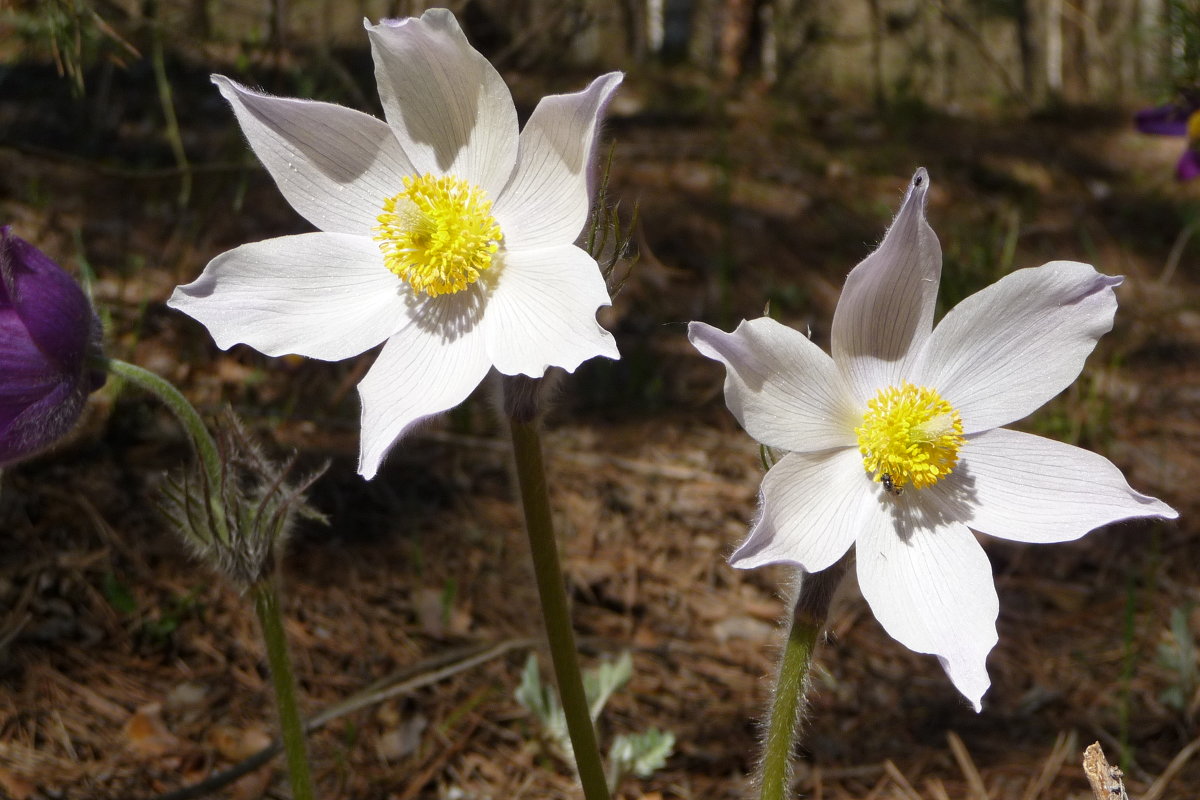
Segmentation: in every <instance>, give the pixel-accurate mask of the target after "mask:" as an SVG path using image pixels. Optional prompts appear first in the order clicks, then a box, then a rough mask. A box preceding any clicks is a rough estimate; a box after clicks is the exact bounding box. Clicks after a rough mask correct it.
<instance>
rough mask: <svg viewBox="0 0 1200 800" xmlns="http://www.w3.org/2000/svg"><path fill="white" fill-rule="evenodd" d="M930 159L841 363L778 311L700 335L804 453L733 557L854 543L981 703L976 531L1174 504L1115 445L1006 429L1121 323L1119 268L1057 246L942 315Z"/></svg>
mask: <svg viewBox="0 0 1200 800" xmlns="http://www.w3.org/2000/svg"><path fill="white" fill-rule="evenodd" d="M928 189H929V180H928V176H927V174H926V172H925V170H924V169H919V170H917V173H916V175H915V176H914V177H913V179H912V183H911V184H910V185H909V188H908V193H907V195H906V196H905V198H904V203H903V205H902V206H901V208H900V212H899V214H897V216H896V219H895V221H894V222H893V223H892V227H891V228H890V229H889V230H888V232H887V235H886V236H885V237H884V240H883V242H882V243H881V244H880V245H879V248H878V249H877V250H875V252H874V253H872V254H871V255H869V256H867V258H866V259H865V260H864V261H863V262H862V263H861V264H859V265H858V266H857V267H855V268H854V270H853V271H851V273H850V274H849V276H848V277H847V278H846V286H845V288H844V289H843V291H842V296H841V299H840V300H839V302H838V306H837V310H836V311H835V312H834V317H833V330H832V351H833V356H832V358H831V357H830V356H828V355H826V354H825V353H824V352H823V351H822V350H821V349H820V348H819V347H817V345H815V344H813V343H812V342H811V341H810V340H809V339H808V338H807V337H805V336H804V335H803V334H801V333H799V332H797V331H795V330H792V329H791V328H788V327H786V326H784V325H781V324H780V323H778V322H776V321H774V320H772V319H769V318H766V317H764V318H762V319H756V320H752V321H744V322H742V323H741V325H739V326H738V328H737V330H736V331H734V332H733V333H724V332H722V331H720V330H717V329H716V328H713V327H712V326H710V325H706V324H704V323H702V322H693V323H691V325H690V326H689V328H688V337H689V338H690V339H691V341H692V344H693V345H695V347H696V348H697V349H698V350H699V351H700V352H701V353H702V354H703V355H705V356H707V357H708V358H711V359H714V360H716V361H720V362H722V363H723V364H724V365H725V367H726V370H727V376H726V380H725V400H726V403H727V404H728V406H729V409H730V411H732V412H733V414H734V416H736V417H737V419H738V421H739V422H740V423H741V424H742V427H744V428H745V429H746V431H747V432H748V433H749V434H750V435H751V436H753V437H754V438H755V439H757V440H758V441H759V442H761V443H763V444H765V445H767V446H769V447H772V448H778V449H780V450H785V451H788V452H787V454H786V455H784V456H783V457H782V458H781V459H780V460H779V461H778V462H777V463H776V464H775V465H774V466H773V467H772V468H771V469H770V470H769V471H768V472H767V474H766V476H765V477H764V478H763V483H762V492H761V509H760V513H759V516H758V518H757V520H756V521H755V523H754V525H753V527H752V529H751V531H750V535H749V536H748V537H747V539H746V541H745V542H743V543H742V545H741V546H740V547H739V548H738V549H737V551H736V552H734V554H733V556H732V559H731V561H732V564H733V565H734V566H735V567H740V568H749V567H757V566H760V565H763V564H772V563H788V564H795V565H798V566H800V567H801V568H803V569H804V570H806V571H807V572H820V571H821V570H824V569H826V568H827V567H829V566H831V565H832V564H834V563H835V562H836V561H838V560H839V559H840V558H841V557H842V556H843V555H844V554H845V553H846V552H847V551H848V550H849V548H850V546H851V545H852V544H853V545H854V547H855V558H856V564H857V567H856V568H857V572H858V581H859V585H860V586H861V588H862V593H863V596H864V597H865V598H866V600H867V602H868V603H869V604H870V606H871V609H872V611H874V613H875V616H876V618H877V619H878V620H879V622H880V623H881V624H882V625H883V627H884V629H886V630H887V632H888V633H889V634H891V636H892V637H894V638H895V639H897V640H898V641H899V642H901V643H902V644H904V645H905V646H907V647H909V648H910V649H912V650H914V651H916V652H920V653H932V654H934V655H936V656H937V657H938V659H939V660H940V661H941V664H942V666H943V667H944V668H945V670H946V672H947V674H948V675H949V676H950V680H951V681H953V683H954V685H955V686H956V687H957V688H958V690H959V691H961V692H962V693H963V694H964V695H965V696H966V697H967V699H968V700H970V701H971V703H972V705H974V707H975V710H976V711H978V710H980V709H981V707H982V705H981V698H982V697H983V694H984V692H985V691H987V688H988V686H989V684H990V681H989V679H988V674H987V668H986V665H985V662H986V659H987V655H988V653H989V652H990V651H991V649H992V647H993V646H994V645H995V644H996V641H997V635H996V617H997V614H998V613H999V601H998V599H997V596H996V588H995V585H994V583H993V581H992V572H991V564H990V563H989V562H988V558H987V555H986V554H985V553H984V551H983V548H982V547H981V546H980V544H979V542H977V541H976V539H975V536H974V534H972V531H973V530H974V531H978V532H980V533H985V534H988V535H990V536H997V537H1000V538H1002V539H1009V540H1013V541H1018V542H1038V543H1042V542H1065V541H1070V540H1073V539H1077V538H1079V537H1080V536H1083V535H1084V534H1085V533H1087V532H1088V531H1090V530H1092V529H1093V528H1097V527H1099V526H1101V525H1105V524H1107V523H1110V522H1114V521H1116V520H1122V519H1129V518H1132V517H1163V518H1168V519H1172V518H1174V517H1176V516H1177V514H1176V513H1175V511H1174V510H1173V509H1171V508H1170V507H1169V506H1167V505H1166V504H1164V503H1162V502H1160V501H1158V500H1156V499H1154V498H1152V497H1147V496H1145V495H1142V494H1139V493H1137V492H1135V491H1134V490H1133V489H1131V488H1130V487H1129V484H1128V483H1126V481H1125V478H1124V476H1123V475H1122V474H1121V472H1120V470H1118V469H1117V468H1116V467H1115V466H1114V465H1113V464H1112V463H1111V462H1110V461H1109V460H1108V459H1106V458H1103V457H1101V456H1099V455H1096V454H1094V453H1091V452H1088V451H1087V450H1083V449H1080V448H1078V447H1072V446H1070V445H1066V444H1062V443H1060V442H1055V441H1052V440H1050V439H1044V438H1042V437H1040V436H1034V435H1032V434H1028V433H1020V432H1017V431H1011V430H1007V429H1005V428H1001V427H1000V426H1001V425H1005V424H1007V423H1010V422H1013V421H1015V420H1018V419H1021V418H1022V417H1024V416H1026V415H1028V414H1029V413H1031V412H1032V411H1034V410H1035V409H1037V408H1038V407H1039V406H1041V405H1042V404H1043V403H1045V402H1046V401H1048V400H1049V399H1050V398H1052V397H1054V396H1055V395H1056V394H1058V393H1059V392H1060V391H1062V390H1063V389H1064V388H1066V387H1067V386H1068V385H1069V384H1070V383H1071V382H1072V381H1074V380H1075V378H1076V377H1077V376H1078V375H1079V372H1080V370H1081V369H1082V368H1083V362H1084V360H1085V359H1086V358H1087V356H1088V354H1089V353H1090V352H1091V351H1092V348H1093V347H1094V346H1095V344H1096V340H1097V339H1099V338H1100V336H1102V335H1103V334H1104V333H1106V332H1108V331H1109V330H1110V329H1111V328H1112V320H1113V314H1114V313H1115V312H1116V308H1117V302H1116V297H1115V295H1114V293H1113V287H1115V286H1117V285H1118V284H1119V283H1121V278H1119V277H1109V276H1107V275H1101V274H1099V273H1097V272H1096V271H1095V270H1094V269H1092V267H1090V266H1089V265H1087V264H1080V263H1077V262H1073V261H1053V262H1051V263H1049V264H1046V265H1044V266H1042V267H1038V268H1036V269H1022V270H1018V271H1016V272H1013V273H1012V274H1010V275H1007V276H1005V277H1004V278H1002V279H1001V280H999V281H997V282H996V283H995V284H993V285H991V286H989V287H988V288H986V289H984V290H982V291H980V292H978V293H976V294H974V295H972V296H971V297H968V298H967V299H966V300H964V301H963V302H961V303H960V304H959V305H957V306H956V307H955V308H953V309H952V310H950V312H949V313H947V314H946V315H945V317H944V318H943V319H942V320H941V321H940V322H939V324H938V326H937V327H936V328H934V327H933V311H934V302H935V300H936V298H937V288H938V281H939V279H940V276H941V261H942V256H941V247H940V246H939V244H938V240H937V237H936V235H935V234H934V232H933V230H932V229H931V228H930V227H929V224H928V223H927V222H926V221H925V196H926V193H927V191H928Z"/></svg>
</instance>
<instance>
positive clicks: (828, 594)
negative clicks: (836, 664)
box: [757, 559, 847, 800]
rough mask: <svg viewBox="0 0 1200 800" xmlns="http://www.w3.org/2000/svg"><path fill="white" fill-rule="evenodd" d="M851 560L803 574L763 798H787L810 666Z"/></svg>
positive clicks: (763, 765)
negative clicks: (834, 595) (834, 597)
mask: <svg viewBox="0 0 1200 800" xmlns="http://www.w3.org/2000/svg"><path fill="white" fill-rule="evenodd" d="M846 566H847V560H846V559H842V561H840V562H838V563H837V564H834V565H833V566H832V567H830V568H829V569H827V570H825V571H823V572H817V573H812V574H809V573H805V574H803V575H802V576H801V578H800V586H799V589H798V591H797V593H796V605H795V608H794V610H793V613H792V619H791V625H790V626H789V629H788V636H787V641H786V642H785V643H784V647H783V657H782V658H781V659H780V661H779V672H778V674H777V676H776V680H775V691H774V694H773V696H772V698H771V708H770V711H769V715H770V716H769V718H768V721H767V740H766V742H765V743H764V744H763V755H762V760H761V761H760V762H759V766H758V775H757V778H758V781H757V783H758V787H759V798H760V800H784V798H786V797H787V791H788V786H789V785H790V784H791V778H792V754H793V752H794V751H795V749H796V742H797V740H798V738H799V733H800V723H801V719H802V711H803V708H804V695H805V693H806V692H807V690H808V670H809V666H810V665H811V664H812V654H813V649H814V648H815V647H816V644H817V638H818V637H819V636H820V635H821V631H823V630H824V629H825V618H826V616H828V614H829V603H830V601H831V600H832V599H833V593H834V590H836V589H837V586H838V584H839V583H841V580H842V577H843V576H844V575H845V572H846Z"/></svg>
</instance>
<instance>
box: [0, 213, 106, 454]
mask: <svg viewBox="0 0 1200 800" xmlns="http://www.w3.org/2000/svg"><path fill="white" fill-rule="evenodd" d="M100 333H101V331H100V320H99V319H98V318H97V317H96V312H95V311H94V310H93V309H92V306H91V304H90V303H89V302H88V299H87V297H86V296H84V294H83V290H81V289H80V288H79V286H78V285H77V284H76V283H75V281H74V280H73V279H72V278H71V276H70V275H68V274H67V273H66V272H64V271H63V269H62V267H60V266H58V265H57V264H55V263H54V262H53V261H51V260H50V258H49V257H47V256H46V254H45V253H43V252H41V251H40V250H38V249H37V248H36V247H34V246H33V245H31V244H29V242H26V241H25V240H23V239H21V238H20V237H17V236H14V235H13V234H12V233H10V231H9V226H7V225H4V226H0V467H3V466H5V465H7V464H11V463H13V462H14V461H18V460H20V459H22V458H25V457H27V456H30V455H32V454H34V453H36V452H38V451H39V450H42V449H44V448H46V447H49V446H50V445H51V444H53V443H54V442H55V441H57V440H58V439H60V438H62V436H64V435H65V434H66V433H67V432H68V431H70V430H71V428H72V427H73V426H74V424H75V422H76V420H78V419H79V414H80V412H81V411H83V404H84V401H85V400H87V396H88V394H90V393H91V392H93V391H95V390H96V389H99V388H100V387H101V386H103V385H104V379H105V373H104V370H103V368H102V367H101V366H99V361H100V358H101V357H102V353H101V343H100Z"/></svg>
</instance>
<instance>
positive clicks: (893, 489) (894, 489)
mask: <svg viewBox="0 0 1200 800" xmlns="http://www.w3.org/2000/svg"><path fill="white" fill-rule="evenodd" d="M879 482H880V483H882V484H883V488H884V489H886V490H887V493H888V494H890V495H894V496H896V497H899V496H900V495H902V494H904V488H903V487H901V486H897V485H896V483H895V481H893V480H892V476H891V475H889V474H887V473H886V472H885V473H883V475H881V476H879Z"/></svg>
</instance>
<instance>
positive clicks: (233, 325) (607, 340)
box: [169, 9, 621, 478]
mask: <svg viewBox="0 0 1200 800" xmlns="http://www.w3.org/2000/svg"><path fill="white" fill-rule="evenodd" d="M367 33H368V35H369V37H370V41H371V52H372V55H373V57H374V60H375V77H376V80H377V82H378V85H379V96H380V99H381V100H382V103H383V110H384V116H385V117H386V118H387V121H386V122H384V121H382V120H379V119H376V118H375V117H372V116H370V115H367V114H363V113H361V112H358V111H354V110H352V109H349V108H344V107H342V106H338V105H332V104H329V103H319V102H313V101H308V100H300V99H290V98H279V97H270V96H268V95H265V94H262V93H260V92H256V91H252V90H250V89H247V88H246V87H244V86H240V85H238V84H237V83H235V82H233V81H231V80H229V79H228V78H225V77H222V76H219V75H218V76H214V77H213V81H214V82H215V83H216V84H217V86H218V88H219V89H220V91H221V94H222V95H224V96H225V99H226V100H228V101H229V103H230V104H231V105H232V106H233V110H234V113H235V114H236V115H237V119H238V122H239V123H240V124H241V127H242V131H243V132H244V133H245V135H246V138H247V139H248V140H249V143H250V146H251V147H252V148H253V150H254V152H255V154H256V155H257V156H258V158H259V159H260V160H261V161H262V163H263V165H264V166H265V167H266V168H267V170H268V172H270V174H271V176H272V177H273V178H274V179H275V182H276V184H277V185H278V186H279V189H280V191H281V192H282V193H283V196H284V197H285V198H286V199H287V201H288V202H289V203H290V204H291V205H292V207H293V208H295V209H296V211H298V212H299V213H300V214H301V215H302V216H304V217H305V218H306V219H307V220H308V221H309V222H311V223H312V224H313V225H315V226H316V227H317V228H318V229H320V232H317V233H306V234H300V235H297V236H284V237H280V238H276V239H268V240H266V241H263V242H256V243H252V244H246V245H243V246H241V247H238V248H236V249H234V250H231V251H229V252H227V253H224V254H222V255H220V256H218V257H217V258H215V259H213V260H212V261H211V262H210V263H209V264H208V266H207V267H206V268H205V269H204V272H203V274H201V275H200V277H199V278H198V279H197V280H196V281H194V282H193V283H190V284H188V285H186V286H180V287H179V288H177V289H176V290H175V293H174V294H173V295H172V296H171V299H170V301H169V305H170V306H171V307H173V308H176V309H179V310H180V311H183V312H184V313H186V314H189V315H191V316H192V317H194V318H196V319H197V320H199V321H200V322H202V323H203V324H204V325H205V326H206V327H207V328H208V330H209V332H210V333H211V334H212V336H213V338H214V339H215V340H216V342H217V344H218V345H219V346H220V347H222V348H228V347H231V346H232V345H234V344H237V343H244V344H248V345H250V346H251V347H253V348H255V349H256V350H259V351H261V352H263V353H266V354H267V355H284V354H289V353H292V354H299V355H304V356H309V357H312V358H319V359H324V360H330V361H332V360H340V359H344V358H349V357H351V356H356V355H358V354H360V353H362V352H364V351H366V350H368V349H370V348H372V347H374V346H376V345H378V344H379V343H380V342H386V344H384V346H383V350H382V351H381V352H380V354H379V356H378V358H377V359H376V360H375V363H374V364H373V365H372V367H371V369H370V371H369V372H368V373H367V375H366V377H365V378H364V379H363V381H362V382H361V383H360V384H359V393H360V396H361V398H362V442H361V448H360V457H359V472H360V473H361V474H362V475H363V476H364V477H366V478H371V477H373V476H374V475H375V473H376V472H377V470H378V469H379V465H380V463H381V462H382V460H383V458H384V456H385V455H386V454H387V451H388V450H389V449H390V448H391V447H392V446H393V444H395V442H396V441H397V440H399V439H400V438H401V437H402V436H403V435H404V434H405V433H406V432H407V431H409V430H411V429H412V427H413V426H414V425H416V424H418V423H419V422H421V421H422V420H424V419H426V418H428V417H430V416H432V415H434V414H437V413H440V412H442V411H445V410H447V409H449V408H451V407H453V406H455V405H457V404H458V403H460V402H462V401H463V400H464V399H465V398H466V397H467V395H468V394H470V392H471V391H472V390H473V389H474V388H475V387H476V386H477V385H478V384H479V382H480V381H481V380H482V379H483V377H484V376H485V375H486V374H487V372H488V371H489V370H490V369H491V368H492V367H495V368H496V369H497V370H499V371H500V372H501V373H504V374H506V375H517V374H523V375H528V376H531V377H541V376H542V375H543V373H544V372H545V371H546V369H548V368H549V367H551V366H556V367H562V368H564V369H566V370H569V371H570V370H574V369H575V368H576V367H577V366H578V365H579V364H580V363H582V362H583V361H585V360H587V359H589V358H592V357H594V356H605V357H608V358H617V357H618V353H617V348H616V343H615V342H614V340H613V338H612V336H611V335H610V334H609V333H608V332H607V331H605V330H604V329H603V328H601V327H600V325H599V324H598V323H597V321H596V310H597V308H599V307H600V306H602V305H608V304H609V302H610V299H609V295H608V290H607V288H606V286H605V284H604V279H603V278H602V276H601V275H600V272H599V269H598V268H597V265H596V262H595V260H593V259H592V258H591V257H590V256H589V255H588V254H587V253H585V252H584V251H583V250H581V249H580V248H578V247H576V246H575V245H574V244H573V243H574V241H575V239H576V238H577V237H578V236H579V233H580V231H581V230H582V229H583V226H584V224H585V222H586V220H587V215H588V207H589V201H590V180H589V170H590V168H591V161H592V150H593V143H594V140H595V137H596V127H597V125H598V122H599V120H600V117H601V114H602V112H603V110H604V108H605V106H606V105H607V103H608V101H609V99H610V97H611V96H612V94H613V92H614V91H615V90H616V88H617V86H618V85H619V84H620V82H621V74H620V73H617V72H611V73H608V74H607V75H603V76H601V77H599V78H597V79H596V80H595V81H593V82H592V84H591V85H590V86H589V87H588V88H587V89H585V90H583V91H581V92H578V93H575V94H565V95H553V96H549V97H545V98H543V99H542V101H541V102H540V103H539V104H538V105H537V107H536V108H535V109H534V111H533V114H532V116H531V117H530V118H529V121H528V122H527V123H526V124H525V127H524V128H523V129H522V130H520V131H519V132H518V125H517V112H516V109H515V107H514V105H513V101H512V97H511V95H510V94H509V91H508V88H507V87H506V86H505V85H504V81H503V79H502V78H501V77H500V75H499V73H498V72H497V71H496V70H495V68H494V67H492V65H491V64H490V63H488V61H487V59H485V58H484V57H483V56H482V55H480V54H479V52H478V51H476V50H475V49H474V48H473V47H471V45H470V44H469V43H468V42H467V39H466V37H465V36H464V35H463V32H462V30H461V28H460V27H459V25H458V22H457V21H456V20H455V18H454V16H453V15H452V14H451V13H450V12H449V11H446V10H444V9H433V10H430V11H427V12H425V14H424V15H422V16H421V17H420V18H410V19H403V20H386V21H384V22H383V23H381V24H379V25H368V26H367Z"/></svg>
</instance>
